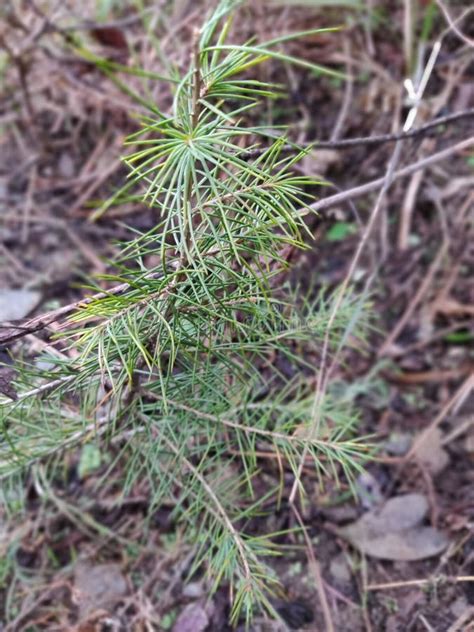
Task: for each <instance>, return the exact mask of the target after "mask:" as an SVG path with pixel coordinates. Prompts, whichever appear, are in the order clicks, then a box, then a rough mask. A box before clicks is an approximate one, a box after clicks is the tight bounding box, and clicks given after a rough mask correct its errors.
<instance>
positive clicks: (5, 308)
mask: <svg viewBox="0 0 474 632" xmlns="http://www.w3.org/2000/svg"><path fill="white" fill-rule="evenodd" d="M40 298H41V294H40V293H39V292H36V291H35V290H25V289H23V290H21V289H18V290H11V289H8V288H0V323H3V322H5V321H6V320H19V319H20V318H24V317H25V316H27V315H28V314H29V313H30V312H31V311H33V309H34V308H35V307H36V306H37V305H38V303H39V301H40Z"/></svg>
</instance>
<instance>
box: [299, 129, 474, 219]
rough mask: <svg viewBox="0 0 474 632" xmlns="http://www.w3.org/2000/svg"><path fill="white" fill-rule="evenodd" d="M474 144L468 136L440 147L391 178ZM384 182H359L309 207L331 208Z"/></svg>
mask: <svg viewBox="0 0 474 632" xmlns="http://www.w3.org/2000/svg"><path fill="white" fill-rule="evenodd" d="M473 145H474V136H471V137H470V138H466V139H465V140H463V141H461V142H459V143H456V144H455V145H451V147H447V148H446V149H442V150H441V151H438V152H437V153H435V154H432V155H431V156H428V157H427V158H423V159H422V160H418V161H417V162H414V163H412V164H411V165H407V166H406V167H403V168H402V169H399V170H398V171H395V172H394V174H393V179H394V180H396V179H398V178H404V177H406V176H409V175H411V174H412V173H414V172H415V171H419V170H420V169H424V168H425V167H428V166H430V165H433V164H435V163H437V162H440V161H441V160H445V159H446V158H449V157H451V156H452V155H453V154H456V153H458V152H460V151H463V150H465V149H469V148H470V147H472V146H473ZM384 182H385V176H384V177H382V178H377V179H376V180H371V181H370V182H366V183H365V184H361V185H359V186H357V187H354V188H353V189H349V190H348V191H342V192H341V193H335V194H334V195H330V196H329V197H327V198H324V199H322V200H319V201H318V202H314V204H311V208H312V209H313V210H314V211H322V210H324V209H327V208H331V207H332V206H335V205H336V204H341V203H342V202H346V201H347V200H352V199H354V198H357V197H361V196H362V195H365V194H366V193H371V192H372V191H376V190H377V189H379V188H380V187H381V186H382V185H383V184H384Z"/></svg>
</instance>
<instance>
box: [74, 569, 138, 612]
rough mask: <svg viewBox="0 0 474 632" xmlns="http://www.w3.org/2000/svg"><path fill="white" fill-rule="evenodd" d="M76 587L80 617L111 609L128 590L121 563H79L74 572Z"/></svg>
mask: <svg viewBox="0 0 474 632" xmlns="http://www.w3.org/2000/svg"><path fill="white" fill-rule="evenodd" d="M74 587H75V593H76V595H77V602H78V606H79V616H80V618H83V617H86V616H88V615H89V614H90V613H91V612H93V611H96V610H102V609H103V610H109V609H110V608H112V607H113V606H114V604H116V603H117V602H118V601H120V599H122V598H123V597H124V596H125V595H126V594H127V592H128V584H127V580H126V579H125V577H124V576H123V574H122V571H121V569H120V566H119V564H98V565H97V566H92V565H91V564H87V563H79V564H78V565H77V566H76V569H75V573H74Z"/></svg>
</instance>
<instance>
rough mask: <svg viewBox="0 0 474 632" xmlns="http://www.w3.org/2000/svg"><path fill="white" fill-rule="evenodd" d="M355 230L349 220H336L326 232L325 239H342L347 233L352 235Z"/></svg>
mask: <svg viewBox="0 0 474 632" xmlns="http://www.w3.org/2000/svg"><path fill="white" fill-rule="evenodd" d="M356 230H357V228H356V226H355V224H352V223H350V222H337V223H336V224H333V225H332V226H331V228H330V229H329V230H328V232H327V233H326V239H327V240H328V241H342V240H343V239H345V238H346V237H349V235H353V234H354V233H355V231H356Z"/></svg>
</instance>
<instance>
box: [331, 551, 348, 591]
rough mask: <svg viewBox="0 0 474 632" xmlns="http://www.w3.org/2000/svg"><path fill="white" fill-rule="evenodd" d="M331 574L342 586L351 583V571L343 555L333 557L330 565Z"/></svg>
mask: <svg viewBox="0 0 474 632" xmlns="http://www.w3.org/2000/svg"><path fill="white" fill-rule="evenodd" d="M329 572H330V573H331V575H332V576H333V577H334V579H335V580H336V581H338V582H340V583H341V584H348V583H349V582H350V581H351V570H350V568H349V565H348V563H347V559H346V556H345V555H344V554H343V553H340V554H339V555H336V557H333V559H332V560H331V563H330V564H329Z"/></svg>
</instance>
